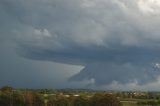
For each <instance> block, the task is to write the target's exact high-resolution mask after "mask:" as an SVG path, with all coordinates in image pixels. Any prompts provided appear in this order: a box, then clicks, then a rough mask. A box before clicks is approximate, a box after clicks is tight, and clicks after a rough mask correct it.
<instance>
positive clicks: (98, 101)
mask: <svg viewBox="0 0 160 106" xmlns="http://www.w3.org/2000/svg"><path fill="white" fill-rule="evenodd" d="M90 106H121V103H120V101H119V100H118V99H117V98H116V97H115V96H113V95H111V94H95V95H94V96H93V98H92V99H91V104H90Z"/></svg>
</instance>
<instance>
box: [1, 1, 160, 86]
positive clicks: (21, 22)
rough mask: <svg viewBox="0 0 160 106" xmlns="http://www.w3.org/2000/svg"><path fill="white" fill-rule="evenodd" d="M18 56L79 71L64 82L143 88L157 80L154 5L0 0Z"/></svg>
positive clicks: (159, 59) (159, 40)
mask: <svg viewBox="0 0 160 106" xmlns="http://www.w3.org/2000/svg"><path fill="white" fill-rule="evenodd" d="M0 8H1V9H0V12H1V13H2V16H0V19H1V20H0V22H1V23H3V24H4V26H3V27H2V29H1V30H0V31H1V35H2V34H3V35H5V37H4V36H2V39H5V38H10V37H11V38H12V40H13V41H15V42H16V48H15V49H16V51H17V54H18V55H19V56H22V57H25V58H28V59H32V60H42V61H53V62H59V63H65V64H72V65H82V66H84V68H83V69H82V70H81V71H80V72H79V73H78V74H76V75H74V76H72V77H71V78H70V79H69V80H70V81H83V80H93V83H94V84H95V85H109V84H112V83H113V82H117V83H119V84H128V83H137V84H138V85H139V84H140V85H143V84H147V83H150V82H154V81H156V80H158V78H159V76H160V35H159V34H160V30H159V27H160V2H159V1H158V0H135V1H133V0H80V1H78V0H27V1H24V0H12V1H10V0H1V1H0Z"/></svg>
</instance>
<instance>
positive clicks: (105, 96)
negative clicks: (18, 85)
mask: <svg viewBox="0 0 160 106" xmlns="http://www.w3.org/2000/svg"><path fill="white" fill-rule="evenodd" d="M0 106H160V93H159V92H113V91H112V92H105V91H91V90H89V91H88V92H87V90H80V91H79V90H73V89H72V90H71V91H70V90H69V91H68V90H65V91H63V90H51V89H50V90H48V89H42V90H40V89H39V90H31V89H27V90H26V89H25V90H18V89H13V88H12V87H9V86H5V87H3V88H1V89H0Z"/></svg>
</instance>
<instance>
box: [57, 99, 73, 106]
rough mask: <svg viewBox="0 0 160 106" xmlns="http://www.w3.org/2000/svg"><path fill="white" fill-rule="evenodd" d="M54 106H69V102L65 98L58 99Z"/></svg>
mask: <svg viewBox="0 0 160 106" xmlns="http://www.w3.org/2000/svg"><path fill="white" fill-rule="evenodd" d="M55 106H70V103H69V100H68V99H67V98H65V97H60V98H58V99H57V100H56V102H55Z"/></svg>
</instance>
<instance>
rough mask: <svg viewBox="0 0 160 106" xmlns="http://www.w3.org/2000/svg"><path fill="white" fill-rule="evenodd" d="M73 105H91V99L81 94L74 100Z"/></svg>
mask: <svg viewBox="0 0 160 106" xmlns="http://www.w3.org/2000/svg"><path fill="white" fill-rule="evenodd" d="M73 106H89V99H87V98H85V97H82V96H79V97H77V98H75V100H74V101H73Z"/></svg>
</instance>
